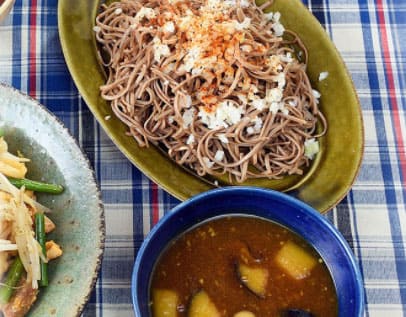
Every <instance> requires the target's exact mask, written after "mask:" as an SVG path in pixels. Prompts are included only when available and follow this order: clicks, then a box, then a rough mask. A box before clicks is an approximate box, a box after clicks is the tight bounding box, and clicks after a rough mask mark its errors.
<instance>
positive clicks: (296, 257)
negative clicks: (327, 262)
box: [275, 241, 317, 280]
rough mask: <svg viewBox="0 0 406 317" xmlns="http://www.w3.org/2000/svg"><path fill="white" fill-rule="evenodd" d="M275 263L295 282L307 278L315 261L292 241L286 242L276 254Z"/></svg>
mask: <svg viewBox="0 0 406 317" xmlns="http://www.w3.org/2000/svg"><path fill="white" fill-rule="evenodd" d="M275 260H276V263H277V264H278V265H279V267H280V268H282V269H283V270H284V271H285V272H286V273H287V274H289V275H290V276H291V277H292V278H294V279H296V280H301V279H304V278H306V277H308V276H309V275H310V273H311V270H312V269H313V268H314V267H315V266H316V264H317V259H316V258H315V257H313V256H312V255H311V254H309V253H308V252H307V251H306V250H305V249H303V248H302V247H300V246H298V245H297V244H296V243H294V242H292V241H288V242H286V243H285V244H284V245H283V247H282V248H281V249H280V250H279V251H278V253H277V254H276V259H275Z"/></svg>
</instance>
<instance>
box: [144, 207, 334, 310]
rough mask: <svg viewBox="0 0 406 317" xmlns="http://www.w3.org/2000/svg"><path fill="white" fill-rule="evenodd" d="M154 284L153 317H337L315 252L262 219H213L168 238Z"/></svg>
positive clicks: (326, 273)
mask: <svg viewBox="0 0 406 317" xmlns="http://www.w3.org/2000/svg"><path fill="white" fill-rule="evenodd" d="M150 290H151V291H150V292H151V293H150V305H151V315H152V316H153V317H161V316H166V317H173V316H176V317H181V316H188V317H205V316H206V317H220V316H227V317H228V316H230V317H274V316H303V317H306V316H314V317H318V316H320V317H333V316H337V315H338V307H337V306H338V304H337V296H336V291H335V286H334V283H333V280H332V278H331V275H330V273H329V271H328V268H327V266H326V265H325V264H324V262H323V260H322V259H321V257H320V256H319V255H318V253H317V252H316V251H315V250H314V249H313V248H312V247H311V246H310V245H309V244H308V243H307V242H305V241H304V240H303V239H302V238H301V237H299V236H298V235H297V234H295V233H293V232H292V231H290V230H288V229H286V228H285V227H283V226H281V225H279V224H276V223H274V222H271V221H269V220H265V219H262V218H258V217H250V216H242V215H232V216H224V217H219V218H214V219H210V220H208V221H205V222H203V223H201V224H199V225H197V226H196V227H194V228H192V229H191V230H189V231H187V232H186V233H184V234H182V235H180V236H179V237H178V238H177V239H175V240H173V241H171V242H170V243H169V245H168V246H167V248H166V249H165V251H164V252H163V254H162V255H161V256H160V258H159V260H158V262H157V264H156V266H155V269H154V272H153V274H152V279H151V285H150Z"/></svg>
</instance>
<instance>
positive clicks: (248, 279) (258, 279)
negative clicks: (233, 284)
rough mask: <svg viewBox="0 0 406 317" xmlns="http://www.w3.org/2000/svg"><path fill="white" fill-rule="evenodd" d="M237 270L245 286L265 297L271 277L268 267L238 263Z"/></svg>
mask: <svg viewBox="0 0 406 317" xmlns="http://www.w3.org/2000/svg"><path fill="white" fill-rule="evenodd" d="M237 272H238V277H239V279H240V281H241V283H242V284H243V285H244V286H246V287H247V288H248V289H249V290H250V291H251V292H253V293H254V294H255V295H257V296H258V297H261V298H262V297H265V294H266V286H267V285H268V277H269V272H268V270H267V269H266V268H262V267H254V266H248V265H246V264H243V263H238V265H237Z"/></svg>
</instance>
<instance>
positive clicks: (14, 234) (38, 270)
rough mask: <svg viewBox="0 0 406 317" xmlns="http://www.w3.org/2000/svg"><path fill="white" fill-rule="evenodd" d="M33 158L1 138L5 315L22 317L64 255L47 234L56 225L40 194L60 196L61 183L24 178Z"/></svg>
mask: <svg viewBox="0 0 406 317" xmlns="http://www.w3.org/2000/svg"><path fill="white" fill-rule="evenodd" d="M28 161H29V159H27V158H24V157H22V156H21V155H13V154H11V153H10V152H9V151H8V144H7V143H6V141H5V140H4V138H3V137H0V316H4V317H22V316H25V315H26V314H27V312H28V311H29V310H30V307H31V306H32V304H33V303H34V302H35V300H36V298H37V295H38V292H39V288H40V287H46V286H47V285H48V273H47V264H48V262H49V261H50V260H53V259H55V258H57V257H60V256H61V255H62V249H61V247H60V246H59V245H58V244H57V243H56V242H55V241H53V240H50V241H48V239H47V237H46V235H47V234H48V233H49V232H51V231H53V230H54V229H55V224H54V223H53V222H52V220H51V219H50V218H48V216H47V215H46V214H47V213H48V212H49V211H50V210H49V209H48V208H47V207H45V206H43V205H41V204H40V203H38V202H37V201H36V198H35V192H36V191H37V192H47V193H50V194H59V193H61V192H62V191H63V187H62V186H60V185H54V184H46V183H42V182H37V181H32V180H29V179H26V178H25V175H26V173H27V167H26V165H25V163H26V162H28Z"/></svg>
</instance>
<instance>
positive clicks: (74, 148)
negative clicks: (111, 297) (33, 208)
mask: <svg viewBox="0 0 406 317" xmlns="http://www.w3.org/2000/svg"><path fill="white" fill-rule="evenodd" d="M0 129H1V130H2V131H3V133H4V135H5V139H6V141H7V143H8V144H9V149H10V151H11V152H12V153H17V151H20V152H21V153H22V154H23V155H24V156H25V157H27V158H29V159H30V160H31V161H30V162H29V163H27V168H28V175H27V177H28V178H31V179H34V180H42V181H45V182H52V183H59V184H62V185H63V186H64V187H65V191H64V192H63V194H61V195H48V194H38V195H37V197H38V200H39V201H40V202H41V203H42V204H43V205H45V206H47V207H49V208H50V209H51V210H52V213H51V214H50V215H49V217H50V218H51V219H52V220H53V221H54V222H55V224H56V229H55V230H54V231H53V232H52V233H51V234H50V235H49V239H53V240H55V241H56V242H57V243H58V244H60V245H61V247H62V249H63V255H62V257H60V258H58V259H56V260H54V261H52V262H50V264H49V266H48V267H49V273H48V274H49V283H50V284H49V286H48V287H45V288H42V289H41V290H40V293H39V295H38V300H37V301H36V303H35V304H34V306H33V307H32V309H31V310H30V313H29V316H30V317H34V316H35V317H46V316H63V317H74V316H80V314H81V312H82V310H83V307H84V305H85V304H86V302H87V301H88V299H89V296H90V292H91V291H92V289H93V286H94V285H95V283H96V279H97V274H98V271H99V268H100V263H101V260H102V254H103V249H104V236H105V229H104V212H103V206H102V202H101V200H100V191H99V189H98V187H97V185H96V182H95V178H94V174H93V171H92V170H91V169H90V167H89V162H88V160H87V159H86V157H85V155H84V154H83V152H82V151H81V150H80V148H79V146H78V144H77V143H76V141H75V140H74V139H73V137H72V136H71V135H70V134H69V132H68V130H67V129H66V128H64V127H63V125H62V123H61V122H60V121H59V120H58V119H57V118H56V117H55V116H53V115H52V114H51V113H50V112H48V110H47V109H46V108H45V107H43V106H41V105H40V104H39V103H38V102H37V101H35V100H33V99H32V98H30V97H29V96H27V95H24V94H22V93H21V92H19V91H17V90H16V89H14V88H11V87H8V86H5V85H2V84H0Z"/></svg>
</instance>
